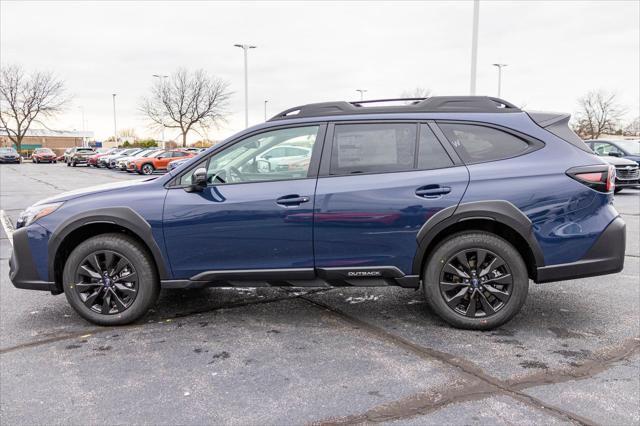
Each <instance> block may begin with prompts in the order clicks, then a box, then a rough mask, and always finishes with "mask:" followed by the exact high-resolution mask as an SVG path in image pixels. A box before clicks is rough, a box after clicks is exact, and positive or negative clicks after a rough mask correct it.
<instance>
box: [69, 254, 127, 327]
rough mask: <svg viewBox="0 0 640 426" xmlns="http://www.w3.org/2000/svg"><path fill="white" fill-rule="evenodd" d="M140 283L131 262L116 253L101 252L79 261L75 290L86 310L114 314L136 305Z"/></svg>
mask: <svg viewBox="0 0 640 426" xmlns="http://www.w3.org/2000/svg"><path fill="white" fill-rule="evenodd" d="M138 281H139V278H138V274H137V273H136V270H135V268H134V266H133V264H132V263H131V261H129V259H127V258H126V257H125V256H124V255H122V254H120V253H118V252H116V251H113V250H100V251H96V252H93V253H91V254H89V255H88V256H86V257H85V258H84V259H83V260H82V261H81V262H80V264H79V265H78V267H77V269H76V273H75V279H74V284H73V285H72V287H73V288H74V289H75V291H76V293H77V294H78V296H79V297H80V300H81V301H82V302H83V303H84V305H85V306H86V307H87V308H89V309H91V310H92V311H93V312H95V313H99V314H102V315H113V314H118V313H122V312H124V311H126V310H127V309H128V308H129V307H130V306H131V304H132V303H133V302H134V300H135V299H136V296H137V294H138Z"/></svg>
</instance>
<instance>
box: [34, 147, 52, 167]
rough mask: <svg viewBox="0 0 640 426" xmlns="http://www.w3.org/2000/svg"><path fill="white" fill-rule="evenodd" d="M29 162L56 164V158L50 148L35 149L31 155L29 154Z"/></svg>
mask: <svg viewBox="0 0 640 426" xmlns="http://www.w3.org/2000/svg"><path fill="white" fill-rule="evenodd" d="M31 161H33V162H34V163H35V164H38V163H57V162H58V158H57V157H56V153H55V152H53V151H52V150H51V149H50V148H36V150H35V151H33V154H31Z"/></svg>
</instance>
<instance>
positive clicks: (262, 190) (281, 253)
mask: <svg viewBox="0 0 640 426" xmlns="http://www.w3.org/2000/svg"><path fill="white" fill-rule="evenodd" d="M323 137H324V125H305V126H298V127H289V128H281V129H277V130H271V131H267V132H262V133H258V134H254V135H252V136H249V137H247V138H245V139H242V140H240V141H238V142H235V143H233V144H232V145H230V146H227V147H226V148H224V149H223V150H221V151H218V152H216V153H214V154H212V155H211V156H209V158H206V159H203V161H202V162H200V163H199V164H197V165H196V166H194V167H193V168H191V169H190V170H188V171H185V173H184V174H183V175H182V176H180V177H179V178H178V182H177V184H176V186H175V187H173V188H172V189H170V190H169V191H168V193H167V198H166V201H165V208H164V235H165V243H166V246H167V252H168V255H169V259H170V262H171V268H172V270H173V273H174V276H175V277H176V278H177V279H187V278H193V279H203V280H211V279H213V278H212V277H215V276H216V275H215V273H214V271H235V272H237V274H236V275H237V276H238V277H240V279H242V277H243V276H244V277H246V278H247V279H250V278H251V273H252V272H260V271H263V270H269V271H271V272H273V271H275V270H283V269H284V270H287V271H282V273H283V275H286V274H287V272H288V273H289V275H290V276H292V277H293V276H296V277H299V276H304V277H306V276H310V277H312V276H313V266H314V265H313V229H312V220H311V219H312V213H313V205H314V201H315V200H314V191H315V185H316V175H317V167H314V166H313V165H314V164H316V163H317V160H316V161H312V159H313V158H314V157H316V151H317V150H318V149H319V148H320V145H321V142H322V138H323ZM279 145H283V146H284V145H286V146H299V147H302V148H305V149H307V152H309V155H307V156H306V157H305V158H298V157H296V158H294V159H293V160H292V161H291V162H286V161H280V162H278V164H277V165H276V164H272V163H271V162H270V161H268V160H267V159H264V158H262V157H261V155H262V154H263V153H264V152H266V151H267V150H271V149H273V148H274V147H277V146H279ZM199 167H205V168H206V169H207V176H208V182H209V185H208V186H207V188H205V189H204V191H202V192H186V191H185V189H184V187H185V186H187V185H188V184H190V182H191V175H192V174H193V171H194V170H195V169H197V168H199ZM243 272H246V273H244V275H243ZM267 272H268V271H267ZM301 272H306V273H307V274H306V275H305V274H302V275H300V274H299V273H301ZM296 273H298V275H296ZM263 275H264V274H263Z"/></svg>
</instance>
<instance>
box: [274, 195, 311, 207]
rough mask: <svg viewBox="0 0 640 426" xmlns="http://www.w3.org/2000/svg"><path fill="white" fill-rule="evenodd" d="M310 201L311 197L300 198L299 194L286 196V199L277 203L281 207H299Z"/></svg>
mask: <svg viewBox="0 0 640 426" xmlns="http://www.w3.org/2000/svg"><path fill="white" fill-rule="evenodd" d="M308 201H309V197H305V196H300V195H298V194H294V195H285V196H284V197H280V198H278V199H277V200H276V203H278V204H280V205H281V206H299V205H300V204H302V203H306V202H308Z"/></svg>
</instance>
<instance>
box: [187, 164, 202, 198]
mask: <svg viewBox="0 0 640 426" xmlns="http://www.w3.org/2000/svg"><path fill="white" fill-rule="evenodd" d="M206 187H207V169H205V168H204V167H200V168H198V169H196V171H195V172H193V175H191V185H190V186H188V187H186V188H185V190H186V191H187V192H201V191H202V190H203V189H204V188H206Z"/></svg>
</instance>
